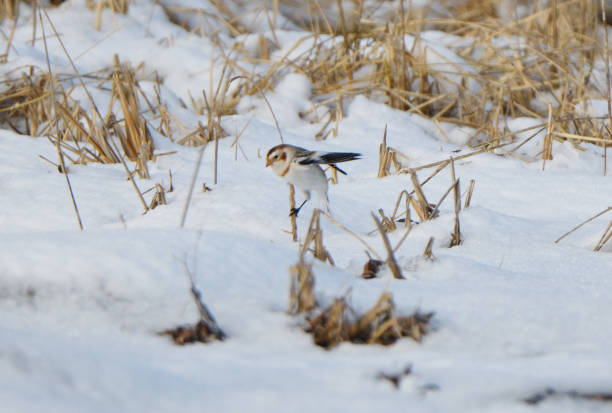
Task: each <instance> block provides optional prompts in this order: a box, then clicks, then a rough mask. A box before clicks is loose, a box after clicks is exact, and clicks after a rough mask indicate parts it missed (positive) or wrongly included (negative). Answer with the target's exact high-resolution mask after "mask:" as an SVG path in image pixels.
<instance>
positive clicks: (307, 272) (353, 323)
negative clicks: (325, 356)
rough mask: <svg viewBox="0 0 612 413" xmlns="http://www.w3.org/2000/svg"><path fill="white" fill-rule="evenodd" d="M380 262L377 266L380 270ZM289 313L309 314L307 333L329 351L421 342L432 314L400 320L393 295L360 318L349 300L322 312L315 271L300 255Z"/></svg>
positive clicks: (337, 301)
mask: <svg viewBox="0 0 612 413" xmlns="http://www.w3.org/2000/svg"><path fill="white" fill-rule="evenodd" d="M380 264H381V262H380V261H379V264H377V266H380ZM290 272H291V285H290V294H289V296H290V297H289V313H290V314H293V315H296V314H306V322H307V324H306V327H305V331H306V332H308V333H310V334H312V336H313V340H314V342H315V344H317V345H319V346H321V347H323V348H326V349H330V348H333V347H335V346H336V345H338V344H340V343H342V342H351V343H358V344H382V345H389V344H392V343H394V342H395V341H397V340H398V339H400V338H402V337H409V338H412V339H413V340H416V341H421V339H422V337H423V336H424V335H425V334H426V333H427V332H428V331H429V329H430V320H431V318H432V317H433V313H420V312H418V311H417V312H415V313H414V314H412V315H410V316H398V315H397V314H396V313H395V306H394V304H393V300H392V297H391V294H389V293H383V294H381V296H380V297H379V299H378V301H377V302H376V304H375V305H374V306H373V307H372V308H371V309H370V310H368V311H367V312H365V313H364V314H362V315H357V313H356V312H355V310H353V309H352V308H351V306H350V305H349V304H348V301H347V297H339V298H335V299H334V300H333V302H332V303H331V304H330V305H329V306H327V307H325V308H321V307H320V306H319V304H318V303H317V301H316V299H315V294H314V283H315V279H314V275H313V274H312V268H311V267H310V265H308V264H307V263H306V262H305V261H304V255H303V254H301V255H300V259H299V261H298V263H297V264H296V265H295V266H294V267H292V268H291V271H290Z"/></svg>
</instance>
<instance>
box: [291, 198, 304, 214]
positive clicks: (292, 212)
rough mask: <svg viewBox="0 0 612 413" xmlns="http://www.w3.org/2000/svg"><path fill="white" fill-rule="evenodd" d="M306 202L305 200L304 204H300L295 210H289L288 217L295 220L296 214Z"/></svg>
mask: <svg viewBox="0 0 612 413" xmlns="http://www.w3.org/2000/svg"><path fill="white" fill-rule="evenodd" d="M307 201H308V199H305V200H304V202H302V205H300V206H299V207H297V208H291V212H290V213H289V216H290V217H291V216H295V217H296V218H297V216H298V213H299V212H300V209H302V207H303V206H304V204H305V203H306V202H307Z"/></svg>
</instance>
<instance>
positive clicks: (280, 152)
mask: <svg viewBox="0 0 612 413" xmlns="http://www.w3.org/2000/svg"><path fill="white" fill-rule="evenodd" d="M286 160H287V148H286V146H285V145H277V146H275V147H273V148H271V149H270V150H269V151H268V153H267V155H266V167H268V166H270V165H273V164H274V163H276V162H284V161H286Z"/></svg>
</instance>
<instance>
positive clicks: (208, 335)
mask: <svg viewBox="0 0 612 413" xmlns="http://www.w3.org/2000/svg"><path fill="white" fill-rule="evenodd" d="M186 271H187V276H188V277H189V280H190V283H191V289H190V292H191V296H192V298H193V300H194V303H195V304H196V307H197V308H198V312H199V313H200V319H199V320H198V322H196V323H195V324H193V325H182V326H178V327H175V328H172V329H167V330H164V331H161V332H159V335H162V336H169V337H171V338H172V340H173V341H174V343H175V344H177V345H184V344H192V343H197V342H200V343H208V342H209V341H212V340H221V341H222V340H224V339H225V338H226V335H225V333H224V332H223V330H221V328H220V327H219V325H218V324H217V321H216V320H215V318H214V317H213V315H212V313H211V312H210V311H209V310H208V307H207V306H206V304H204V301H203V300H202V294H201V293H200V290H198V288H197V287H196V286H195V283H194V281H193V275H192V274H191V272H190V271H189V269H188V268H187V267H186Z"/></svg>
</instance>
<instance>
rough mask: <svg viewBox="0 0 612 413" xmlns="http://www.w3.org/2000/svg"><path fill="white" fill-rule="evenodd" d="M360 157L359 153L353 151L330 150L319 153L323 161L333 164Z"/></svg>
mask: <svg viewBox="0 0 612 413" xmlns="http://www.w3.org/2000/svg"><path fill="white" fill-rule="evenodd" d="M360 157H361V154H360V153H355V152H330V153H326V154H323V155H321V160H322V161H323V163H328V164H334V163H340V162H347V161H354V160H356V159H359V158H360Z"/></svg>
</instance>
